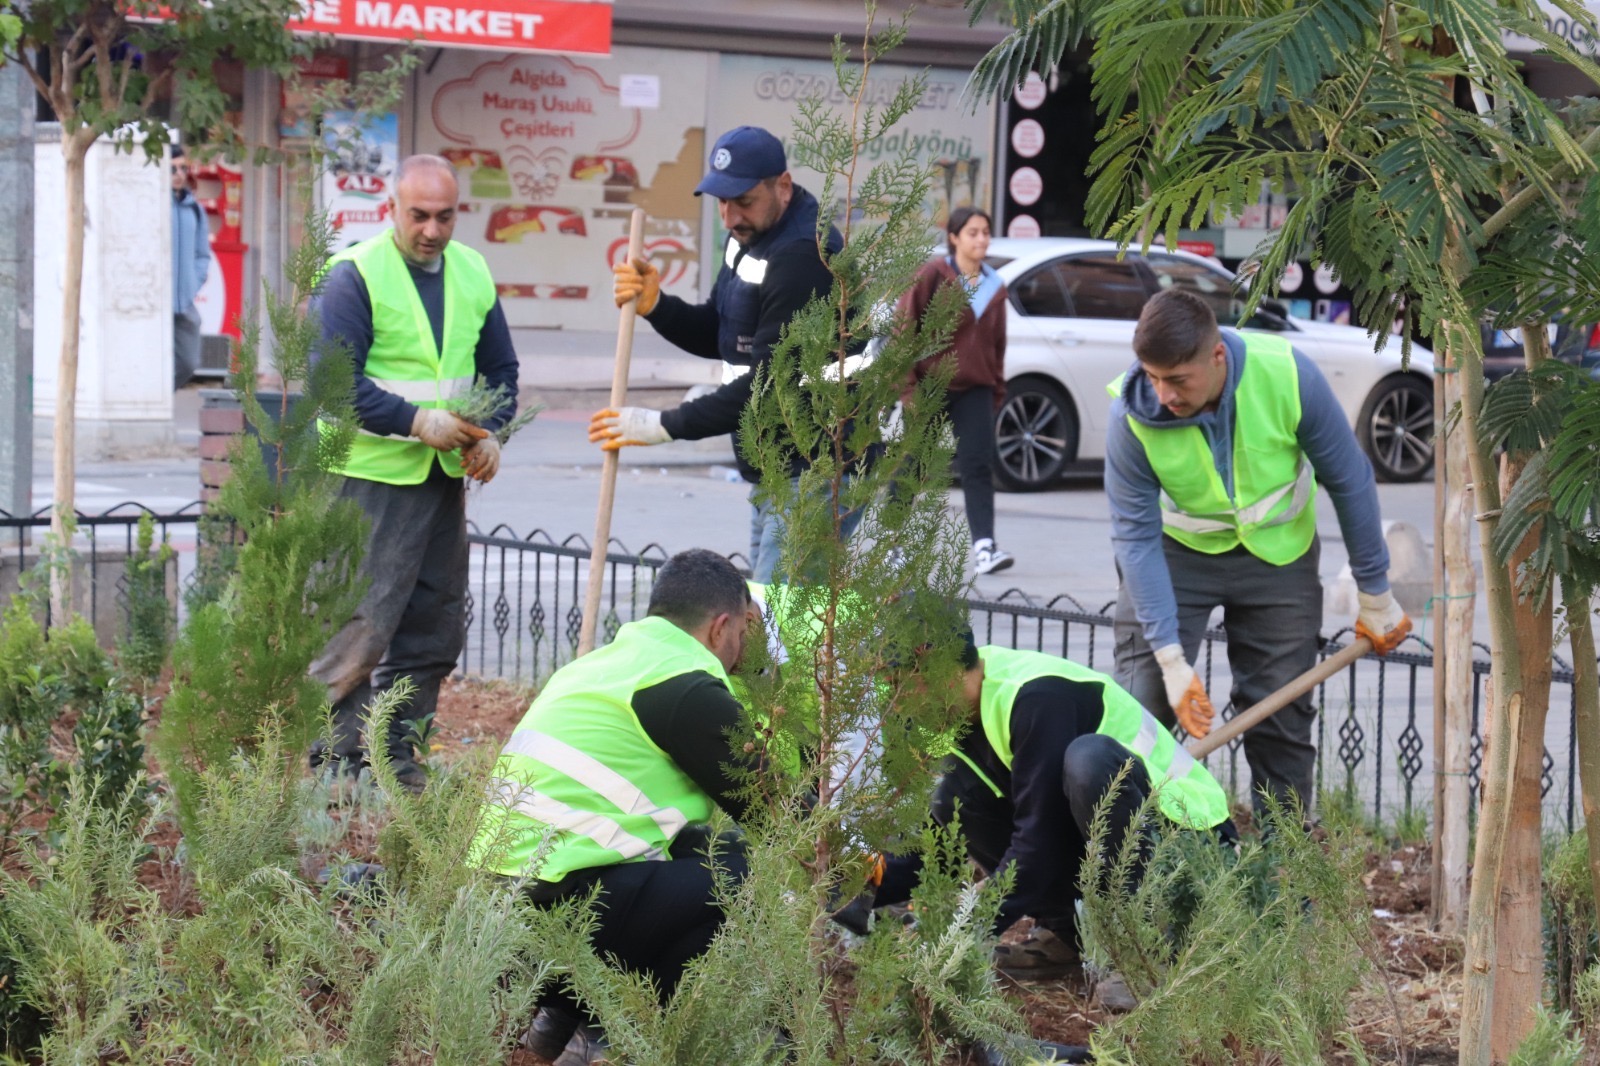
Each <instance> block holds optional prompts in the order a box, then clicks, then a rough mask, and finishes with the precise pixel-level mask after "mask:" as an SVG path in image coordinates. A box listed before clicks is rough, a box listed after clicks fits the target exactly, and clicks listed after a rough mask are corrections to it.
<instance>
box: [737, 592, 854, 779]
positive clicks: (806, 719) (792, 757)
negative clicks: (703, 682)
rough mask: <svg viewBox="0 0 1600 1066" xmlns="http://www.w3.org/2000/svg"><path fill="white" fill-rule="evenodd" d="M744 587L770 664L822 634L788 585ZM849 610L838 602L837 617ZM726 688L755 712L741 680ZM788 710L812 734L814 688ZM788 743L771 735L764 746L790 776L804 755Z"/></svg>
mask: <svg viewBox="0 0 1600 1066" xmlns="http://www.w3.org/2000/svg"><path fill="white" fill-rule="evenodd" d="M745 585H746V586H747V587H748V588H749V589H750V598H751V599H752V600H754V601H755V603H756V604H757V605H758V606H759V607H760V609H761V622H762V627H763V630H764V631H765V633H766V636H767V653H768V655H769V656H770V657H771V659H772V663H773V665H774V666H775V667H778V668H780V669H781V668H782V667H783V666H784V665H785V664H787V663H788V661H789V649H790V648H791V647H794V648H799V647H803V646H807V645H809V644H813V643H815V641H816V639H817V637H818V636H820V635H821V633H822V619H821V618H819V617H818V616H817V615H815V614H814V613H812V612H810V611H806V610H804V609H803V608H802V597H801V596H800V595H799V594H798V593H797V591H796V590H795V588H794V587H793V586H791V585H767V584H763V583H762V582H759V581H746V582H745ZM852 609H853V608H852V606H851V605H850V601H849V600H848V599H846V600H843V601H841V602H840V605H839V610H840V613H841V614H844V613H846V612H848V611H850V610H852ZM808 673H809V671H808ZM728 687H729V688H730V689H732V691H733V694H734V695H735V696H736V697H738V699H739V702H740V703H742V704H744V706H745V707H746V708H747V709H750V710H751V711H753V712H754V711H755V708H753V707H751V698H750V689H749V686H748V685H746V684H745V682H744V680H743V679H742V678H740V677H738V676H737V675H734V676H732V677H730V678H729V679H728ZM792 710H794V711H796V712H797V713H798V714H799V715H800V718H799V719H797V721H799V722H800V723H801V724H802V726H804V727H806V728H808V729H809V730H810V732H812V733H815V732H816V729H817V726H818V722H817V717H818V714H819V709H818V706H817V700H816V695H815V690H814V689H813V690H812V693H811V698H810V699H808V700H807V701H806V702H805V703H803V704H802V705H801V706H799V707H795V708H792ZM756 714H757V718H758V720H760V721H762V722H765V721H766V719H765V717H764V716H762V715H761V714H760V713H759V712H756ZM792 740H793V737H792V736H791V735H788V734H777V735H775V736H774V737H773V738H772V741H771V742H770V743H769V745H768V756H769V757H770V758H771V759H773V760H774V761H776V762H777V764H778V765H779V766H781V767H782V768H783V769H784V770H786V771H787V772H788V773H790V774H792V775H793V774H799V773H800V772H801V771H802V769H803V763H804V761H805V759H806V757H807V756H806V753H804V752H802V751H800V750H799V749H798V748H797V747H796V746H795V745H794V744H793V743H791V741H792Z"/></svg>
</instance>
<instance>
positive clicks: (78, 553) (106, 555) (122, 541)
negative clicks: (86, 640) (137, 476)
mask: <svg viewBox="0 0 1600 1066" xmlns="http://www.w3.org/2000/svg"><path fill="white" fill-rule="evenodd" d="M145 515H148V516H149V517H150V521H151V523H152V525H153V527H154V541H155V544H156V545H157V546H159V545H161V544H162V543H169V544H172V545H173V546H174V547H175V548H176V549H177V555H176V556H175V558H174V559H173V561H172V571H171V574H170V576H169V581H168V586H169V589H168V591H169V594H170V595H171V597H172V599H173V601H174V605H175V606H176V605H177V603H178V602H179V601H181V599H182V597H181V596H180V595H179V590H180V589H181V588H182V587H183V585H184V584H185V581H186V579H187V578H188V577H189V576H190V575H192V574H193V570H194V567H193V562H194V548H195V546H196V544H197V543H198V526H199V523H200V519H201V517H202V516H201V505H200V501H199V500H196V501H194V502H193V503H189V504H186V505H185V506H183V507H181V508H179V509H178V510H177V511H171V512H166V513H158V512H156V511H152V510H151V509H150V508H148V507H146V506H145V505H143V504H141V503H137V502H135V501H132V500H129V501H127V502H124V503H119V504H117V505H116V506H114V507H111V508H108V509H107V510H105V511H103V512H101V513H99V514H92V515H91V514H81V513H80V514H77V515H76V516H75V519H74V525H75V529H74V532H73V535H72V552H73V555H74V556H75V557H76V565H75V567H74V575H73V589H72V605H73V610H74V611H76V612H77V614H79V615H81V616H82V617H84V618H87V619H89V620H90V621H91V622H92V623H93V624H94V627H95V630H96V631H97V632H99V633H100V634H101V636H102V638H103V639H105V638H109V637H110V636H112V635H114V634H116V633H119V632H121V630H122V627H123V626H124V625H125V624H126V623H127V619H128V609H129V605H128V595H127V593H128V586H127V561H128V559H129V558H130V557H131V556H133V555H134V554H135V552H136V550H137V547H138V537H139V521H140V519H141V518H142V517H143V516H145ZM49 530H50V509H49V508H41V509H40V510H38V511H35V512H33V513H32V514H26V515H13V514H9V513H7V512H5V511H0V604H4V603H6V602H9V600H10V598H11V595H12V594H13V593H15V592H16V591H17V590H18V588H19V586H20V585H21V584H23V583H26V582H29V581H35V580H43V577H42V573H43V571H42V568H41V566H40V563H41V556H42V553H44V552H45V550H46V548H45V544H46V542H45V534H46V533H48V532H49ZM42 600H43V610H44V622H45V624H46V625H47V626H48V625H51V624H53V621H54V620H53V619H51V618H50V605H49V602H48V597H47V596H46V597H43V598H42Z"/></svg>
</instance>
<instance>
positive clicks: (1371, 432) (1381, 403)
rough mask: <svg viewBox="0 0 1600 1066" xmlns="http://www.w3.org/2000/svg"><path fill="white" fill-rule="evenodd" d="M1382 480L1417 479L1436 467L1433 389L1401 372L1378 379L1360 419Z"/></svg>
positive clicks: (1366, 449)
mask: <svg viewBox="0 0 1600 1066" xmlns="http://www.w3.org/2000/svg"><path fill="white" fill-rule="evenodd" d="M1356 432H1357V433H1358V435H1359V436H1360V440H1361V449H1362V451H1364V452H1366V453H1367V456H1368V457H1369V458H1371V460H1372V469H1373V472H1374V473H1376V474H1377V475H1378V480H1379V481H1416V480H1418V479H1419V478H1421V477H1422V476H1423V475H1425V474H1426V473H1427V472H1428V471H1429V470H1431V469H1433V390H1432V389H1430V388H1429V387H1428V386H1427V385H1426V384H1425V383H1424V382H1423V381H1421V380H1420V379H1419V378H1415V377H1412V376H1411V375H1409V374H1397V375H1395V376H1393V377H1387V378H1384V379H1383V380H1382V381H1380V382H1378V385H1377V387H1376V388H1374V389H1373V390H1372V394H1371V395H1370V396H1368V397H1367V402H1366V403H1364V404H1362V405H1361V416H1360V418H1359V419H1358V420H1357V423H1356Z"/></svg>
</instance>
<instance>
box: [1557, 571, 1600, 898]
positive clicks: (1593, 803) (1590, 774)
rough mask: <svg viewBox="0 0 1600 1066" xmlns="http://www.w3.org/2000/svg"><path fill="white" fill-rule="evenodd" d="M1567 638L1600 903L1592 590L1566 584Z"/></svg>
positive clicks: (1598, 716)
mask: <svg viewBox="0 0 1600 1066" xmlns="http://www.w3.org/2000/svg"><path fill="white" fill-rule="evenodd" d="M1561 593H1562V596H1563V597H1564V599H1563V603H1564V604H1565V606H1566V611H1567V636H1568V637H1569V639H1570V640H1571V641H1572V717H1573V723H1572V727H1573V732H1575V733H1576V734H1577V736H1576V738H1575V739H1576V740H1577V742H1578V780H1579V781H1580V782H1581V783H1582V786H1583V787H1582V796H1583V830H1584V833H1585V834H1586V835H1587V837H1588V841H1589V882H1590V884H1591V885H1592V886H1593V890H1594V898H1595V899H1597V900H1600V669H1597V668H1596V664H1595V647H1594V620H1593V619H1592V618H1591V617H1590V616H1589V612H1590V611H1591V610H1593V608H1592V607H1591V605H1590V603H1589V596H1590V590H1589V589H1578V588H1572V587H1569V586H1568V585H1567V583H1565V582H1563V583H1562V586H1561Z"/></svg>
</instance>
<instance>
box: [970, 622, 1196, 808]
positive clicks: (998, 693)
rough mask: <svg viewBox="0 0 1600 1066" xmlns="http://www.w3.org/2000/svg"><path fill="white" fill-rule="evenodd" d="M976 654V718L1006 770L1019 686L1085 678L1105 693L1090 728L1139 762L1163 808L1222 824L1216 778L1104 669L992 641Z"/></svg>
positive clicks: (1085, 680)
mask: <svg viewBox="0 0 1600 1066" xmlns="http://www.w3.org/2000/svg"><path fill="white" fill-rule="evenodd" d="M978 656H979V658H980V659H982V661H983V694H982V696H981V697H980V698H979V702H978V716H979V721H980V722H981V724H982V725H983V735H984V739H986V740H987V741H988V742H989V746H990V747H991V748H993V749H994V753H995V754H996V755H997V756H999V757H1000V762H1001V763H1002V764H1003V765H1004V766H1005V768H1006V769H1007V770H1009V769H1011V761H1012V752H1011V707H1012V704H1014V703H1015V702H1016V699H1017V693H1018V692H1020V691H1021V690H1022V686H1024V685H1026V684H1027V683H1028V682H1030V681H1037V680H1038V679H1039V678H1041V677H1061V678H1066V679H1067V680H1068V681H1083V682H1088V683H1090V684H1097V685H1100V686H1101V688H1102V691H1103V693H1104V695H1103V696H1102V702H1103V703H1104V705H1105V709H1104V711H1103V712H1102V713H1101V716H1100V728H1099V729H1097V730H1095V732H1097V733H1099V734H1100V735H1102V736H1107V737H1110V738H1111V739H1112V740H1115V741H1117V742H1118V743H1119V744H1121V745H1122V746H1123V747H1125V748H1127V749H1128V750H1129V751H1131V752H1133V754H1134V755H1136V756H1138V758H1139V761H1140V762H1142V763H1144V768H1145V771H1146V772H1147V773H1149V775H1150V782H1151V784H1152V785H1153V786H1155V790H1156V804H1157V806H1158V807H1159V808H1160V809H1161V813H1162V814H1164V815H1166V816H1167V817H1168V818H1170V819H1172V820H1173V821H1174V822H1176V823H1178V824H1179V825H1182V826H1187V827H1188V828H1190V829H1210V828H1211V827H1212V826H1215V825H1221V824H1222V822H1223V821H1224V820H1225V819H1226V818H1227V817H1228V797H1227V794H1226V793H1225V792H1223V791H1222V786H1221V785H1219V784H1217V780H1216V778H1214V777H1212V776H1211V773H1210V772H1209V771H1208V770H1207V769H1206V768H1205V767H1204V766H1202V765H1200V763H1199V762H1197V761H1196V760H1195V758H1194V756H1192V755H1190V754H1189V753H1188V752H1187V751H1185V750H1184V749H1183V746H1182V745H1180V744H1179V743H1178V742H1177V741H1176V740H1175V739H1174V738H1173V736H1172V734H1171V733H1169V732H1168V731H1167V730H1166V729H1165V728H1164V727H1163V726H1162V725H1161V723H1160V722H1158V721H1156V720H1155V718H1154V717H1152V716H1151V714H1150V712H1148V711H1146V710H1145V709H1144V708H1143V707H1141V706H1140V705H1139V701H1138V700H1136V699H1134V698H1133V697H1132V696H1131V695H1129V694H1128V692H1127V690H1125V689H1124V688H1123V687H1122V686H1121V685H1118V684H1117V683H1116V682H1115V681H1113V680H1112V679H1111V678H1110V677H1108V676H1107V675H1105V674H1101V673H1097V672H1095V671H1094V670H1091V669H1089V668H1088V667H1086V666H1079V665H1078V664H1077V663H1074V662H1068V661H1067V660H1066V659H1061V658H1057V657H1056V656H1054V655H1045V654H1042V653H1040V652H1036V651H1015V650H1013V649H1011V648H1001V647H996V646H994V645H992V644H991V645H985V646H983V647H981V648H979V649H978ZM963 761H967V760H965V759H963ZM968 765H969V766H970V765H971V763H970V761H968ZM973 769H974V770H976V771H977V772H978V775H979V776H980V777H982V776H983V771H981V770H978V768H977V767H976V766H974V767H973ZM989 787H991V788H994V783H993V782H989ZM995 791H996V792H997V793H998V792H999V790H998V789H996V790H995Z"/></svg>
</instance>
